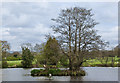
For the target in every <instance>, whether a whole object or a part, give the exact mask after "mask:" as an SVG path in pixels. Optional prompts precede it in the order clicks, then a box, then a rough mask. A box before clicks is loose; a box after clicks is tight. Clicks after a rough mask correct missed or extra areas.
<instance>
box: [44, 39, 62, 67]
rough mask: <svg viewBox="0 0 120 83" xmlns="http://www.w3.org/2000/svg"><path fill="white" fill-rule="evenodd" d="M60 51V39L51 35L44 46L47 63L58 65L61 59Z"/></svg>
mask: <svg viewBox="0 0 120 83" xmlns="http://www.w3.org/2000/svg"><path fill="white" fill-rule="evenodd" d="M59 52H60V51H59V46H58V41H57V40H56V39H55V38H52V37H49V39H48V41H47V43H46V45H45V47H44V56H45V59H46V64H53V65H56V64H57V62H58V59H59V54H60V53H59Z"/></svg>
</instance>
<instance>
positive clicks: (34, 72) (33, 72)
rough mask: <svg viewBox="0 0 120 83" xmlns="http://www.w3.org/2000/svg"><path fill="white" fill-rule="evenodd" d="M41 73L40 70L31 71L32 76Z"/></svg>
mask: <svg viewBox="0 0 120 83" xmlns="http://www.w3.org/2000/svg"><path fill="white" fill-rule="evenodd" d="M39 73H40V70H38V69H34V70H32V71H31V75H36V74H39Z"/></svg>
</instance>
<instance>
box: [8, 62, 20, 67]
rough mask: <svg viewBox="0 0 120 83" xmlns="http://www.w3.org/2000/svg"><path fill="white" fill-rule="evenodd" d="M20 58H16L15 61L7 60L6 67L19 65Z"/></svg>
mask: <svg viewBox="0 0 120 83" xmlns="http://www.w3.org/2000/svg"><path fill="white" fill-rule="evenodd" d="M21 61H22V60H17V61H7V63H8V67H13V66H15V65H16V66H20V65H21Z"/></svg>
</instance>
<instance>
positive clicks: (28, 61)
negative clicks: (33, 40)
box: [21, 47, 34, 68]
mask: <svg viewBox="0 0 120 83" xmlns="http://www.w3.org/2000/svg"><path fill="white" fill-rule="evenodd" d="M33 59H34V56H33V55H32V54H31V52H30V50H29V49H28V48H26V47H25V48H22V60H23V61H22V62H21V63H22V66H23V68H30V67H32V61H33Z"/></svg>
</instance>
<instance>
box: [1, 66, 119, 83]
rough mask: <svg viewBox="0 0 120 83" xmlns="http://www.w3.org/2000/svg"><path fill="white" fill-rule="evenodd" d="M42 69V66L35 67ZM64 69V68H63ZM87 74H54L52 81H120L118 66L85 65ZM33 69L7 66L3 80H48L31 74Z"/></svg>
mask: <svg viewBox="0 0 120 83" xmlns="http://www.w3.org/2000/svg"><path fill="white" fill-rule="evenodd" d="M33 69H41V68H33ZM62 69H63V68H62ZM83 69H84V70H85V71H86V73H87V75H86V76H77V77H75V76H53V77H52V78H53V80H51V81H118V68H110V67H109V68H105V67H85V68H83ZM31 70H32V69H23V68H7V69H3V70H2V71H3V73H2V79H3V81H48V80H45V79H48V77H45V76H35V77H33V76H31V75H30V71H31Z"/></svg>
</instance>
